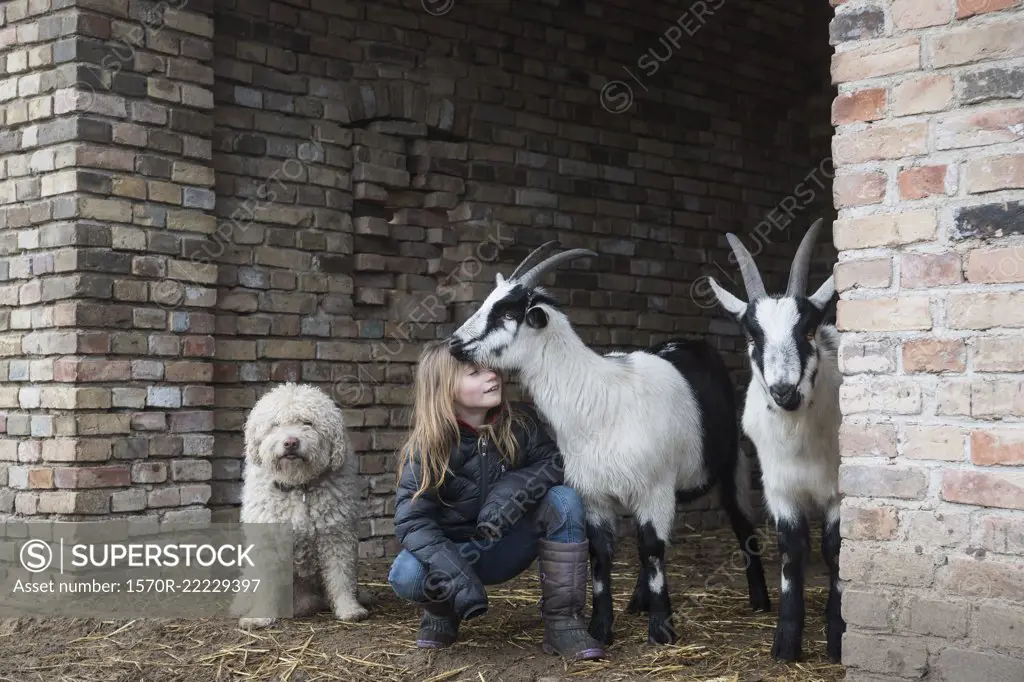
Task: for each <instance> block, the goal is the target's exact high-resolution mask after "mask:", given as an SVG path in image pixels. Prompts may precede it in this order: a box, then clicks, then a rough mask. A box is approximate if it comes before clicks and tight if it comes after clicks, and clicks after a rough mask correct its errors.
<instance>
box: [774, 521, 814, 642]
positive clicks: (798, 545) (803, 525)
mask: <svg viewBox="0 0 1024 682" xmlns="http://www.w3.org/2000/svg"><path fill="white" fill-rule="evenodd" d="M776 523H777V524H778V539H779V554H780V556H781V557H782V595H781V597H780V599H779V619H778V622H777V623H776V626H775V640H774V642H773V643H772V656H773V657H774V658H775V659H777V660H779V661H796V660H798V659H799V658H800V649H801V644H802V640H803V633H804V566H805V564H806V560H807V555H808V554H809V552H810V545H811V538H810V529H809V528H808V525H807V517H806V516H804V514H803V512H802V511H800V510H798V509H796V508H791V509H788V510H787V511H786V513H784V514H780V515H779V516H778V517H777V520H776Z"/></svg>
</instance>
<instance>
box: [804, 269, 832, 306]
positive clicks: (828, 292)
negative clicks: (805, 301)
mask: <svg viewBox="0 0 1024 682" xmlns="http://www.w3.org/2000/svg"><path fill="white" fill-rule="evenodd" d="M835 293H836V278H835V275H832V276H830V277H829V278H828V279H826V280H825V282H824V283H823V284H822V285H821V286H820V287H818V290H817V291H815V292H814V293H813V294H811V297H810V299H809V300H810V301H811V303H813V304H814V307H815V308H817V309H818V310H824V309H825V306H827V305H828V302H829V301H831V300H832V296H834V295H835Z"/></svg>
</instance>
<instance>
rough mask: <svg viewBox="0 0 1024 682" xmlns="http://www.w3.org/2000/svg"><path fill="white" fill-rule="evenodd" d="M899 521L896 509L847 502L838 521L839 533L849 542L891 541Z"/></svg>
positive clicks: (887, 506) (888, 506)
mask: <svg viewBox="0 0 1024 682" xmlns="http://www.w3.org/2000/svg"><path fill="white" fill-rule="evenodd" d="M898 526H899V519H898V518H897V516H896V508H895V507H893V506H890V505H875V504H868V503H864V502H853V501H850V500H847V501H845V502H844V504H843V508H842V513H841V514H840V520H839V532H840V534H841V535H842V536H843V537H844V538H850V539H851V540H891V539H893V538H894V537H896V529H897V527H898Z"/></svg>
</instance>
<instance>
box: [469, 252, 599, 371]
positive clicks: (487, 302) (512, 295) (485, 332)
mask: <svg viewBox="0 0 1024 682" xmlns="http://www.w3.org/2000/svg"><path fill="white" fill-rule="evenodd" d="M555 244H556V242H553V241H552V242H547V243H546V244H544V245H542V246H540V247H538V248H537V249H535V250H534V251H533V252H532V253H531V254H530V255H528V256H527V257H526V258H525V259H524V260H523V261H522V262H521V263H520V264H519V266H518V267H517V268H516V269H515V271H514V272H513V273H512V274H511V275H510V276H509V278H508V279H505V278H504V277H503V276H502V275H501V273H498V274H497V276H496V277H495V287H494V290H493V291H491V293H490V294H489V295H488V296H487V298H486V299H484V302H483V304H481V306H480V308H478V309H477V310H476V311H475V312H474V313H473V315H472V316H470V318H469V319H468V320H466V321H465V322H463V323H462V325H461V326H460V327H459V328H458V329H456V330H455V332H454V333H453V334H452V335H451V337H450V338H449V348H450V350H451V353H452V355H454V356H455V358H456V359H458V360H460V361H462V362H472V363H474V364H477V365H481V366H484V367H491V368H494V369H501V370H511V371H515V370H519V369H522V368H523V367H524V366H525V365H526V364H527V363H529V362H531V361H532V360H533V356H534V354H535V353H537V352H540V350H541V349H542V347H543V343H542V341H543V338H544V336H545V335H550V334H556V333H558V329H557V328H556V327H560V326H561V325H562V324H568V319H567V318H565V316H564V315H563V314H562V313H561V312H560V311H559V310H558V305H557V304H556V303H555V301H554V299H553V298H551V297H550V296H549V295H548V294H547V292H545V291H544V289H543V288H541V287H539V286H537V282H538V281H539V280H540V278H541V276H543V274H544V273H545V272H547V271H549V270H551V269H552V268H554V267H555V266H556V265H558V264H559V263H561V262H564V261H568V260H571V259H573V258H578V257H580V256H596V255H597V254H596V253H594V252H593V251H588V250H586V249H571V250H569V251H563V252H562V253H558V254H555V255H553V256H549V257H548V258H546V259H544V260H543V261H542V262H540V263H537V261H538V260H540V259H541V258H543V254H544V253H545V252H547V251H549V250H550V249H551V248H552V247H553V245H555ZM531 263H533V265H532V267H531Z"/></svg>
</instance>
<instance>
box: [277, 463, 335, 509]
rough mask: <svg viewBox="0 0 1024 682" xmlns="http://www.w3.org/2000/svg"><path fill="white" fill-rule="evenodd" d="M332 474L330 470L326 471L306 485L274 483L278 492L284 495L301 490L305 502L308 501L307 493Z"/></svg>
mask: <svg viewBox="0 0 1024 682" xmlns="http://www.w3.org/2000/svg"><path fill="white" fill-rule="evenodd" d="M330 473H331V472H330V470H328V471H324V472H323V473H321V474H319V475H318V476H317V477H316V478H313V479H311V480H309V481H306V482H305V483H299V484H297V485H288V484H287V483H281V482H280V481H274V487H275V488H277V489H278V490H280V491H281V492H283V493H290V492H294V491H296V490H301V491H302V500H303V502H305V500H306V493H308V492H309V489H310V488H312V487H313V486H315V485H318V484H319V483H321V482H322V481H323V480H324V479H325V478H327V476H328V475H330Z"/></svg>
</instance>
